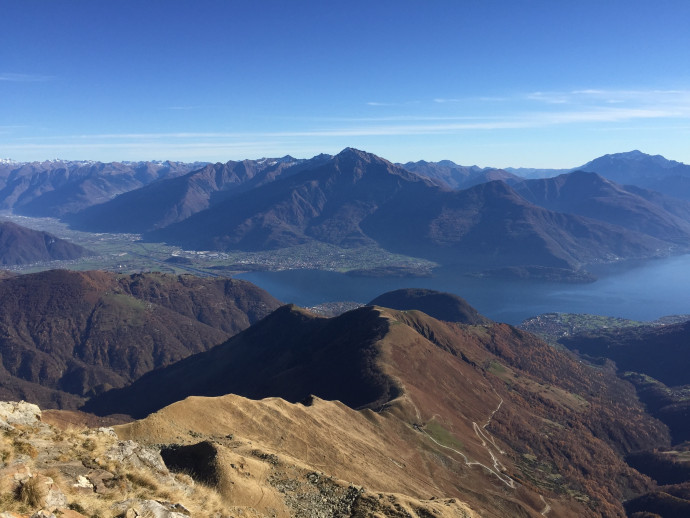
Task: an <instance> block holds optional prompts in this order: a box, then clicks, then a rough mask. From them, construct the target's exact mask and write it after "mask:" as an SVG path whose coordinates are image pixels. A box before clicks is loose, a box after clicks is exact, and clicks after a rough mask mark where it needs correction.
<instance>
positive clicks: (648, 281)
mask: <svg viewBox="0 0 690 518" xmlns="http://www.w3.org/2000/svg"><path fill="white" fill-rule="evenodd" d="M596 273H597V274H598V275H600V278H599V280H598V281H597V282H595V283H592V284H553V283H551V284H548V283H535V282H527V281H505V280H495V279H475V278H471V277H466V276H463V275H458V274H454V273H453V272H449V271H439V272H437V273H436V274H435V275H434V276H433V277H423V278H364V277H352V276H348V275H343V274H339V273H334V272H324V271H318V270H287V271H282V272H252V273H246V274H242V275H240V276H238V277H240V278H243V279H246V280H249V281H251V282H253V283H255V284H257V285H258V286H260V287H262V288H264V289H265V290H267V291H268V292H270V293H271V294H272V295H273V296H274V297H276V298H278V299H280V300H282V301H284V302H293V303H295V304H298V305H300V306H313V305H316V304H320V303H323V302H334V301H355V302H362V303H367V302H369V301H370V300H372V299H373V298H375V297H376V296H378V295H380V294H382V293H385V292H387V291H391V290H394V289H398V288H430V289H434V290H439V291H447V292H451V293H455V294H457V295H459V296H461V297H463V298H464V299H466V300H467V301H468V302H469V303H470V304H472V305H473V306H474V307H475V308H477V310H479V311H480V312H481V313H482V314H484V315H486V316H488V317H489V318H491V319H494V320H497V321H501V322H508V323H511V324H517V323H519V322H521V321H522V320H524V319H525V318H528V317H531V316H534V315H537V314H540V313H548V312H567V313H592V314H597V315H609V316H616V317H624V318H631V319H636V320H653V319H656V318H659V317H661V316H664V315H672V314H686V313H690V255H684V256H679V257H671V258H668V259H661V260H655V261H650V262H647V263H645V264H643V265H641V266H637V267H631V266H626V267H618V268H611V267H608V268H606V269H601V271H599V272H596Z"/></svg>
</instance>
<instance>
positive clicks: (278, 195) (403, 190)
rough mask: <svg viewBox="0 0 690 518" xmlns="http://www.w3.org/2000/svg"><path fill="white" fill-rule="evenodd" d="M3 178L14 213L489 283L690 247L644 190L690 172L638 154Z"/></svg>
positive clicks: (668, 211) (674, 209) (682, 227)
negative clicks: (539, 161)
mask: <svg viewBox="0 0 690 518" xmlns="http://www.w3.org/2000/svg"><path fill="white" fill-rule="evenodd" d="M198 166H201V167H198ZM3 167H5V169H6V171H5V173H4V179H3V182H4V184H3V185H4V187H3V189H5V190H4V191H3V190H2V189H0V199H3V200H4V203H5V206H6V207H8V208H12V210H14V211H15V212H19V213H27V214H32V215H56V216H60V217H62V219H64V220H66V221H68V222H69V223H70V225H71V226H72V227H73V228H76V229H81V230H87V231H93V232H127V233H143V234H144V237H145V239H147V240H151V241H164V242H166V243H169V244H172V245H178V246H182V247H184V248H187V249H196V250H244V251H258V250H262V251H263V250H271V249H278V248H285V247H291V246H294V245H300V244H305V243H327V244H330V245H337V246H340V247H348V248H357V247H361V246H378V247H380V248H383V249H384V250H387V251H389V252H393V253H401V254H405V255H409V256H413V257H422V258H425V259H430V260H432V261H435V262H438V263H440V264H442V265H453V266H455V267H460V268H463V269H466V270H470V271H477V270H479V269H481V270H486V269H501V268H503V269H505V268H514V267H519V268H522V269H523V270H524V269H525V268H534V267H539V268H544V267H546V268H557V269H563V268H565V269H569V270H579V269H581V268H583V267H584V266H586V265H587V264H591V263H598V262H610V261H619V260H621V259H644V258H650V257H658V256H663V255H668V254H672V253H680V252H684V251H686V250H688V249H689V247H690V202H687V201H683V200H681V199H679V198H676V197H672V196H667V195H664V194H662V193H659V192H655V191H650V190H646V189H645V188H644V187H641V186H640V184H644V183H645V182H646V180H644V179H645V178H647V179H648V178H652V177H654V178H656V179H663V178H671V177H673V178H675V177H684V175H685V173H686V172H685V168H687V167H688V166H685V165H684V164H680V163H677V162H672V161H667V160H665V159H663V157H658V156H657V157H650V156H649V155H644V154H643V153H640V152H638V151H634V152H630V153H621V154H616V155H607V156H605V157H601V158H600V159H596V160H594V161H592V162H589V163H588V164H585V165H583V166H582V168H581V170H580V169H578V170H574V171H571V172H568V173H566V174H560V175H558V176H556V177H552V178H546V179H543V178H542V179H524V178H520V177H518V176H517V175H515V174H514V173H512V172H510V171H506V170H498V169H491V168H478V167H476V166H471V167H465V166H459V165H457V164H454V163H453V162H450V161H441V162H437V163H432V162H423V161H420V162H414V163H413V162H409V163H407V164H403V165H401V164H392V163H390V162H388V161H386V160H385V159H382V158H380V157H377V156H376V155H372V154H370V153H366V152H363V151H359V150H355V149H351V148H347V149H345V150H343V151H342V152H341V153H339V154H338V155H335V156H330V155H318V156H316V157H314V158H312V159H308V160H302V159H295V158H292V157H290V156H285V157H282V158H268V159H261V160H245V161H241V162H233V161H230V162H227V163H225V164H222V163H217V164H206V165H203V164H180V163H170V162H166V163H136V164H118V163H112V164H99V163H95V164H94V163H58V162H55V163H54V162H50V163H47V164H3ZM8 168H9V169H8ZM42 168H43V169H42ZM594 169H597V170H599V171H600V172H601V173H602V174H597V173H589V174H588V173H587V171H591V170H594ZM621 171H626V172H627V173H626V174H627V176H625V175H623V174H622V173H621ZM0 172H2V171H0ZM607 175H608V176H609V177H608V178H607ZM0 176H1V175H0ZM611 176H613V177H614V179H617V180H621V181H623V182H624V184H622V183H617V182H616V181H614V180H612V179H611V178H610V177H611ZM636 179H641V180H640V182H639V183H638V185H627V184H628V183H632V182H630V180H635V181H636ZM118 194H119V195H118Z"/></svg>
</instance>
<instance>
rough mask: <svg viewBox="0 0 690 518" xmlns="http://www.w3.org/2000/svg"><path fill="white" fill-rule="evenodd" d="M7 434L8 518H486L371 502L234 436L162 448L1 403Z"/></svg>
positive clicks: (2, 491)
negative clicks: (221, 455)
mask: <svg viewBox="0 0 690 518" xmlns="http://www.w3.org/2000/svg"><path fill="white" fill-rule="evenodd" d="M58 412H59V411H58ZM58 417H59V416H58ZM48 421H52V422H53V423H55V425H53V424H50V423H49V422H48ZM0 430H1V434H2V435H1V439H0V441H1V442H0V454H1V456H2V457H1V458H2V464H0V518H58V517H61V518H82V517H87V518H136V517H147V518H186V517H189V516H195V517H209V518H211V517H213V518H225V517H231V516H232V517H235V516H243V517H250V518H251V517H264V516H273V517H282V516H303V517H323V518H326V517H332V516H348V517H349V516H400V517H403V516H407V517H409V516H449V517H457V518H474V517H475V516H477V515H476V514H475V513H474V512H473V511H472V510H470V509H469V508H468V507H467V506H466V505H465V504H464V503H462V502H460V501H458V500H456V499H452V498H451V499H432V500H429V501H424V502H422V501H420V500H417V499H414V498H409V497H406V496H404V495H399V494H391V493H378V492H376V493H372V492H367V491H365V490H364V488H362V487H359V486H355V485H353V484H350V483H347V482H344V481H341V480H338V479H335V478H332V477H330V476H328V475H326V474H324V473H323V472H317V471H313V470H312V469H308V468H307V467H305V466H304V465H299V464H293V463H292V462H286V460H287V459H282V458H279V457H278V456H277V455H275V454H272V453H267V452H265V451H263V450H261V449H257V448H256V445H252V443H251V442H249V441H244V440H237V439H234V438H233V436H232V435H227V436H224V437H216V438H215V439H214V440H213V441H208V440H206V441H202V442H199V443H197V444H196V445H194V446H192V447H189V446H183V445H179V446H175V447H170V446H168V447H166V446H163V447H162V448H161V447H160V446H159V447H156V446H151V445H143V444H141V443H139V442H135V441H132V440H121V439H119V438H118V435H117V433H116V432H115V430H114V429H113V428H111V427H100V428H86V427H81V428H77V427H74V426H69V425H67V426H66V425H65V422H62V421H61V419H59V418H58V419H56V415H55V414H50V415H42V412H41V410H40V409H39V407H38V406H36V405H34V404H30V403H25V402H0ZM190 433H191V432H190ZM221 444H222V446H221ZM219 447H220V448H222V449H231V450H232V451H233V452H234V454H233V462H232V463H230V464H229V465H228V468H230V469H231V470H232V471H233V472H234V473H235V474H236V475H237V479H236V482H232V483H231V484H232V485H235V484H237V487H236V488H232V487H224V485H225V484H222V483H221V482H222V481H220V480H216V479H215V478H214V477H215V475H214V473H215V472H216V471H215V466H213V464H214V461H215V456H216V455H217V452H218V448H219ZM164 459H165V461H164ZM166 463H167V465H166ZM168 466H169V467H170V468H169V467H168ZM222 495H223V496H222Z"/></svg>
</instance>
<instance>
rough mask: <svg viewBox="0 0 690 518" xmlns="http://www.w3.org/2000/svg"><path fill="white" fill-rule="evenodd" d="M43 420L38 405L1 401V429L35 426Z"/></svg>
mask: <svg viewBox="0 0 690 518" xmlns="http://www.w3.org/2000/svg"><path fill="white" fill-rule="evenodd" d="M40 420H41V409H40V408H38V405H34V404H32V403H27V402H26V401H19V402H17V401H0V428H4V429H13V428H14V425H23V426H27V425H28V426H33V425H36V424H38V423H39V422H40Z"/></svg>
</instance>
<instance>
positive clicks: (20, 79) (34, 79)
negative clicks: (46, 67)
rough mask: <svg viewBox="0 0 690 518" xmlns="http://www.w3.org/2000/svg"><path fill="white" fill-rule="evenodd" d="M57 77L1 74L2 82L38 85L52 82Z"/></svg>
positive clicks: (0, 79)
mask: <svg viewBox="0 0 690 518" xmlns="http://www.w3.org/2000/svg"><path fill="white" fill-rule="evenodd" d="M53 79H55V76H46V75H41V74H15V73H12V72H0V81H11V82H15V83H38V82H42V81H52V80H53Z"/></svg>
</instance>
